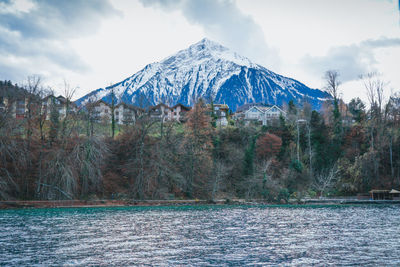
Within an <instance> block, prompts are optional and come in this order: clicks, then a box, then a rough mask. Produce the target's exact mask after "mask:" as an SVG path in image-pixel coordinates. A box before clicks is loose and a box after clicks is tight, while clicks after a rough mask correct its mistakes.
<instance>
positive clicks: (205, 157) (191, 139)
mask: <svg viewBox="0 0 400 267" xmlns="http://www.w3.org/2000/svg"><path fill="white" fill-rule="evenodd" d="M185 130H186V132H185V138H184V141H183V145H182V151H183V152H184V153H183V154H184V157H183V158H184V161H185V168H184V173H185V177H186V182H185V189H184V191H185V193H186V195H187V196H188V197H193V196H194V195H200V194H201V193H203V195H208V194H209V192H201V188H202V185H204V184H207V183H208V181H207V179H208V178H209V171H210V169H211V168H210V167H211V155H210V153H211V149H212V147H213V145H212V142H211V132H212V129H211V125H210V117H209V116H208V115H207V108H206V106H205V104H204V102H203V101H202V100H201V99H200V100H199V101H198V102H197V103H196V104H195V106H194V107H193V109H192V110H191V111H189V114H188V121H187V122H186V125H185ZM199 193H200V194H199Z"/></svg>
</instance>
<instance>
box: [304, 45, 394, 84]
mask: <svg viewBox="0 0 400 267" xmlns="http://www.w3.org/2000/svg"><path fill="white" fill-rule="evenodd" d="M395 46H400V38H386V37H382V38H380V39H368V40H365V41H363V42H360V43H359V44H353V45H349V46H337V47H332V48H330V49H329V50H328V53H327V54H326V55H325V56H311V55H306V56H305V57H303V58H302V60H301V65H302V66H304V67H305V68H306V69H308V70H309V71H311V72H313V74H316V75H318V74H320V75H322V74H323V73H324V72H325V71H326V70H330V69H333V70H337V71H339V72H340V77H341V79H342V81H343V82H346V81H351V80H356V79H358V77H359V75H361V74H365V73H368V72H371V71H377V69H376V67H375V66H376V64H377V63H378V62H377V60H376V58H375V53H374V50H375V49H378V48H388V47H395Z"/></svg>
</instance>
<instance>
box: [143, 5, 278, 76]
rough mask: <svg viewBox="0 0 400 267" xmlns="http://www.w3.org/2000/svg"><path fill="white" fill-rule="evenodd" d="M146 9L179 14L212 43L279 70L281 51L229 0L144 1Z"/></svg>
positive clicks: (251, 19) (250, 18) (249, 17)
mask: <svg viewBox="0 0 400 267" xmlns="http://www.w3.org/2000/svg"><path fill="white" fill-rule="evenodd" d="M140 1H141V3H142V4H143V6H145V7H156V8H160V9H162V10H164V11H166V12H172V11H175V10H179V11H180V12H181V13H182V15H183V16H184V17H185V18H186V20H187V21H188V22H189V23H191V24H194V25H199V26H201V27H202V28H203V30H204V32H205V34H206V35H207V37H209V38H210V39H213V40H215V41H218V42H221V43H222V44H224V45H225V46H227V47H229V48H231V49H232V50H234V51H236V52H238V53H240V54H242V55H244V56H247V57H249V58H250V59H252V60H253V61H255V62H257V63H261V64H264V65H265V66H267V67H272V68H275V69H276V68H279V65H280V59H279V56H278V51H277V49H274V48H272V47H270V46H268V44H267V43H266V41H265V36H264V33H263V31H262V29H261V27H260V26H259V25H258V24H257V23H256V22H255V21H254V20H253V18H252V17H251V16H247V15H245V14H243V13H242V11H241V10H240V9H239V8H238V7H237V6H236V3H235V2H234V1H228V0H202V1H198V0H140Z"/></svg>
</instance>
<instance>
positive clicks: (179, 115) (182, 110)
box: [170, 103, 191, 122]
mask: <svg viewBox="0 0 400 267" xmlns="http://www.w3.org/2000/svg"><path fill="white" fill-rule="evenodd" d="M190 110H191V108H190V107H186V106H184V105H182V104H179V103H178V104H176V105H175V106H173V107H172V108H171V118H170V119H171V120H175V121H178V122H186V120H187V112H188V111H190Z"/></svg>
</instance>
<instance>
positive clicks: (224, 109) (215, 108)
mask: <svg viewBox="0 0 400 267" xmlns="http://www.w3.org/2000/svg"><path fill="white" fill-rule="evenodd" d="M207 109H208V110H209V112H210V113H212V112H213V113H214V115H215V116H216V124H217V126H227V125H228V119H227V118H226V116H227V115H228V112H229V106H228V105H227V104H212V105H211V104H207Z"/></svg>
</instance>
